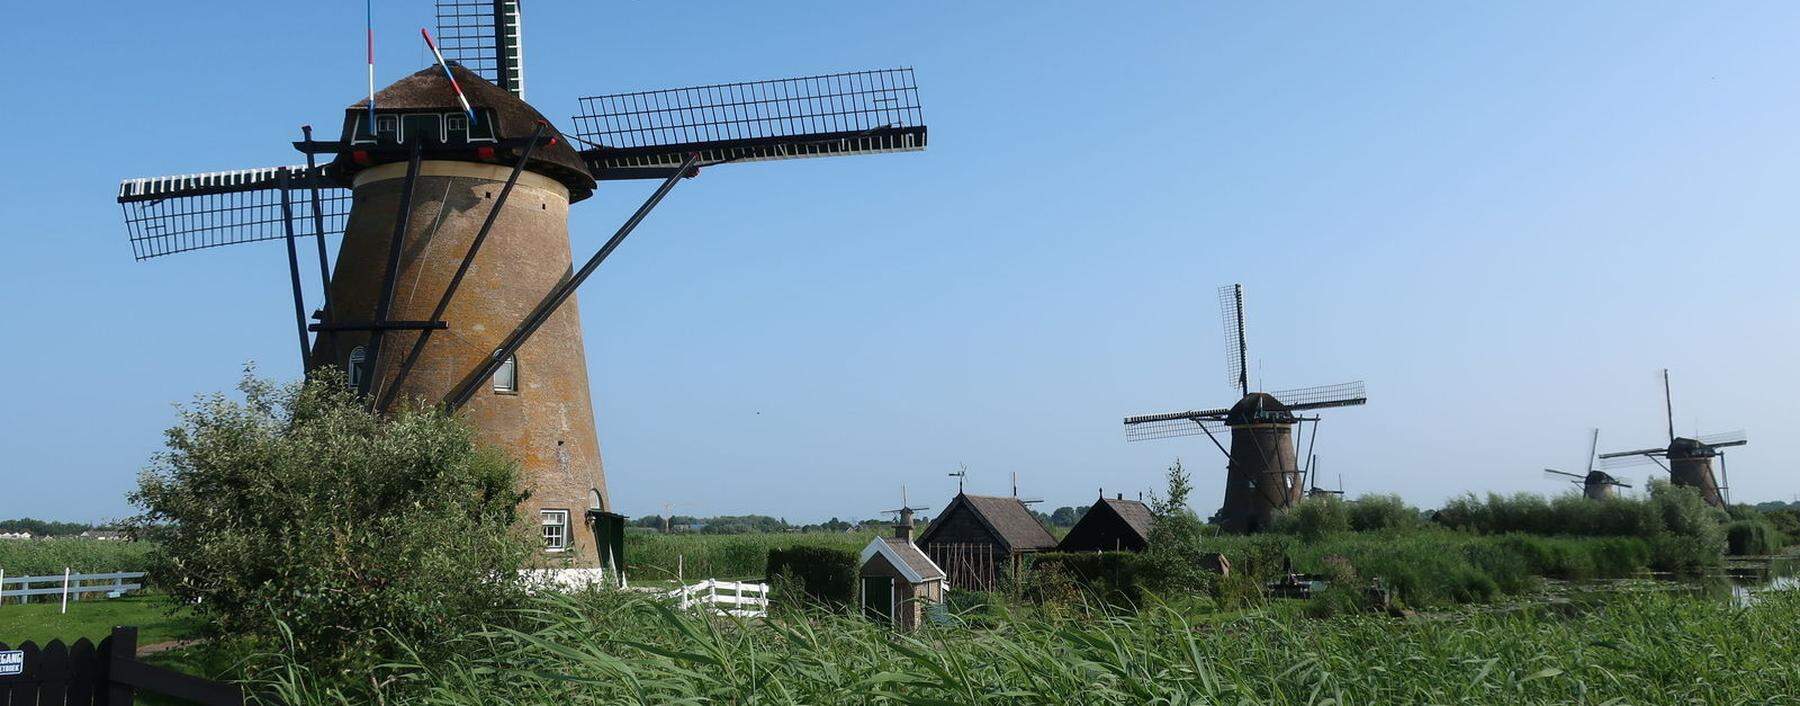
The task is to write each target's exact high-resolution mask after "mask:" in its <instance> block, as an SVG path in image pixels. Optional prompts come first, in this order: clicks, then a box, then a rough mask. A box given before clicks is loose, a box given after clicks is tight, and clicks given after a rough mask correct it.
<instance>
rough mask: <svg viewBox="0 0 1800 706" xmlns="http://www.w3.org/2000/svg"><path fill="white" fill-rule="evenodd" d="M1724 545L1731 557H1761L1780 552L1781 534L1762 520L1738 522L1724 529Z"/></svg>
mask: <svg viewBox="0 0 1800 706" xmlns="http://www.w3.org/2000/svg"><path fill="white" fill-rule="evenodd" d="M1725 543H1726V545H1727V547H1728V550H1729V552H1730V553H1731V554H1732V555H1733V556H1762V555H1765V554H1774V553H1775V552H1777V551H1780V550H1781V547H1782V545H1783V544H1785V542H1784V541H1782V536H1781V532H1780V531H1778V530H1776V529H1775V527H1774V526H1772V525H1770V524H1769V523H1768V522H1767V521H1763V520H1760V519H1758V520H1738V521H1736V522H1733V523H1731V524H1729V525H1726V527H1725Z"/></svg>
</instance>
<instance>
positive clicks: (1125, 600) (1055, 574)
mask: <svg viewBox="0 0 1800 706" xmlns="http://www.w3.org/2000/svg"><path fill="white" fill-rule="evenodd" d="M1140 566H1141V558H1140V556H1139V555H1138V554H1136V553H1133V552H1043V553H1040V554H1034V555H1032V557H1031V575H1030V580H1029V582H1028V584H1027V586H1026V595H1027V596H1029V597H1032V598H1035V599H1038V600H1043V599H1046V598H1068V597H1069V596H1058V595H1052V594H1054V593H1059V592H1058V591H1056V590H1055V589H1056V588H1058V587H1059V586H1060V583H1059V582H1060V581H1065V580H1066V581H1070V582H1073V587H1074V588H1078V589H1080V590H1082V591H1085V592H1086V593H1088V594H1089V595H1091V596H1093V597H1094V598H1096V599H1098V600H1100V601H1102V602H1105V603H1110V604H1114V605H1126V606H1135V605H1138V602H1139V601H1140V599H1141V598H1142V597H1143V594H1142V587H1141V586H1139V584H1138V570H1139V568H1140ZM1202 588H1204V587H1202Z"/></svg>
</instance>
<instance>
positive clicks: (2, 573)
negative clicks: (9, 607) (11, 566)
mask: <svg viewBox="0 0 1800 706" xmlns="http://www.w3.org/2000/svg"><path fill="white" fill-rule="evenodd" d="M0 605H6V569H0Z"/></svg>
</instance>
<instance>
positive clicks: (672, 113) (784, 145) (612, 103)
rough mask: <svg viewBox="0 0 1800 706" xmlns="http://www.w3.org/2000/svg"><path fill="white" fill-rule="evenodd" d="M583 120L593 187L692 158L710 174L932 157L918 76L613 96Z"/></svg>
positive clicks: (659, 171) (591, 102)
mask: <svg viewBox="0 0 1800 706" xmlns="http://www.w3.org/2000/svg"><path fill="white" fill-rule="evenodd" d="M581 110H582V114H581V115H577V116H575V118H574V122H575V128H576V130H575V137H576V138H577V139H579V140H580V141H582V142H583V143H586V144H587V145H588V146H589V148H588V149H586V150H583V151H582V153H581V155H582V157H583V158H584V159H585V160H586V161H587V163H588V170H589V171H591V172H593V174H594V177H595V178H596V179H618V178H642V177H661V176H666V171H667V170H669V169H671V168H673V167H676V166H678V165H680V164H681V162H682V160H683V159H684V158H686V156H687V155H688V154H689V153H699V154H700V161H699V164H700V165H701V166H706V165H711V164H722V163H726V162H758V161H769V160H778V159H803V158H807V157H837V156H845V155H856V154H877V153H882V152H914V151H919V150H923V149H925V123H924V117H923V114H922V113H921V112H920V107H919V88H918V84H917V83H916V82H915V81H914V79H913V70H912V69H881V70H875V71H857V72H851V73H839V74H826V75H821V76H803V77H799V78H788V79H777V80H771V81H751V82H746V83H723V84H714V85H710V86H693V87H689V88H672V89H667V90H660V91H638V92H635V93H615V94H610V95H603V96H592V97H587V98H582V99H581Z"/></svg>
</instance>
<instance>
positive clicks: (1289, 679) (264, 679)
mask: <svg viewBox="0 0 1800 706" xmlns="http://www.w3.org/2000/svg"><path fill="white" fill-rule="evenodd" d="M526 618H527V619H526V620H525V624H524V625H523V627H521V628H519V629H516V630H515V629H495V630H492V631H489V632H485V633H482V634H477V635H466V636H461V637H458V638H453V639H454V640H455V643H456V644H455V647H456V648H457V649H458V650H459V652H460V653H461V654H462V655H464V656H463V657H462V658H461V659H456V660H450V661H447V662H443V663H439V664H429V665H427V664H419V663H412V664H405V665H401V666H397V667H390V668H388V669H384V670H381V671H379V672H377V673H376V674H374V675H366V676H362V677H355V676H351V677H327V676H325V675H320V674H315V673H311V672H308V671H306V670H305V669H304V668H302V667H300V666H298V665H294V664H293V663H291V662H290V663H285V664H281V663H278V664H277V665H276V667H275V668H273V669H270V670H266V671H263V672H261V673H260V675H259V676H258V677H257V680H258V681H257V684H258V685H259V691H262V692H264V693H271V694H277V695H278V696H279V697H280V698H282V699H283V700H285V701H286V702H288V703H292V704H299V705H310V704H348V703H376V702H380V703H385V704H392V705H396V706H397V705H402V704H407V705H425V704H430V705H446V706H448V705H453V704H498V703H506V704H665V703H807V704H1140V703H1220V702H1230V703H1276V704H1300V703H1308V704H1311V703H1321V704H1322V703H1334V704H1342V703H1358V704H1371V703H1451V702H1462V703H1509V704H1549V703H1602V702H1605V703H1747V702H1759V703H1764V702H1766V703H1772V702H1778V701H1783V700H1788V699H1792V697H1793V695H1794V694H1796V693H1800V660H1795V659H1794V652H1793V649H1794V648H1793V646H1794V645H1795V644H1800V594H1797V593H1795V592H1788V593H1785V594H1779V595H1771V596H1769V597H1767V598H1765V599H1764V600H1762V601H1759V602H1758V603H1757V604H1755V605H1754V606H1752V607H1749V608H1744V609H1740V608H1734V607H1732V606H1731V605H1730V604H1728V603H1725V602H1717V601H1704V600H1694V599H1691V598H1683V597H1678V596H1669V595H1658V594H1638V595H1629V596H1620V597H1617V598H1615V599H1613V600H1612V601H1611V602H1608V603H1606V604H1596V605H1589V606H1582V607H1579V608H1570V607H1567V606H1564V607H1555V606H1547V607H1542V608H1534V609H1522V610H1517V611H1508V612H1493V611H1480V612H1469V613H1463V614H1459V615H1457V616H1456V617H1454V618H1451V619H1438V620H1416V621H1397V620H1393V619H1389V618H1383V617H1374V616H1367V615H1352V616H1346V617H1340V618H1334V619H1330V620H1308V619H1305V618H1301V617H1297V616H1276V615H1270V614H1244V615H1239V616H1238V617H1234V618H1218V617H1217V616H1199V615H1194V614H1190V613H1187V612H1185V611H1183V610H1181V609H1179V608H1175V607H1170V606H1168V605H1157V606H1153V607H1150V608H1148V609H1146V610H1143V611H1140V612H1138V613H1136V614H1113V613H1103V612H1102V613H1086V612H1081V611H1072V612H1058V611H1034V612H1024V613H1020V612H1015V613H1007V614H1004V615H1002V616H1000V618H999V619H998V620H997V622H995V623H994V624H993V625H992V626H991V627H989V628H986V629H971V628H968V627H966V626H962V625H955V624H951V625H943V626H933V627H931V628H928V629H927V630H925V631H923V632H920V633H917V634H912V635H903V634H895V633H893V632H891V631H890V630H888V629H886V628H884V627H881V626H877V625H875V624H873V623H871V622H869V621H866V620H862V619H858V618H855V617H851V616H848V615H842V614H826V613H805V614H799V615H789V616H779V615H778V616H777V617H775V618H772V619H770V620H769V621H767V622H741V621H737V620H726V619H714V618H707V617H704V616H702V615H697V614H694V613H689V612H685V611H679V610H677V609H673V608H671V607H669V606H667V605H664V604H660V603H656V602H653V601H651V600H649V599H645V598H641V597H630V596H619V595H616V594H615V595H589V596H582V597H556V598H545V599H543V600H542V601H541V602H539V603H538V604H537V605H536V606H535V607H534V609H533V611H532V612H531V613H530V614H529V615H528V616H526ZM371 677H372V678H371ZM374 683H381V684H383V686H382V687H380V688H379V691H380V692H381V693H380V694H371V693H369V692H370V691H372V690H374V689H373V688H372V687H370V686H369V685H370V684H374Z"/></svg>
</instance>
